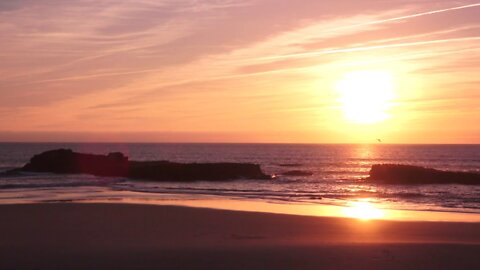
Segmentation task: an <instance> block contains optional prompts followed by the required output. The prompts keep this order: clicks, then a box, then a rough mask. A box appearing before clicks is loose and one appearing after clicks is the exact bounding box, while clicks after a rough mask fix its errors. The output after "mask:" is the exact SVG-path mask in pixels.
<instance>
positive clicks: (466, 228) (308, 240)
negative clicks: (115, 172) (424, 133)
mask: <svg viewBox="0 0 480 270" xmlns="http://www.w3.org/2000/svg"><path fill="white" fill-rule="evenodd" d="M0 214H1V221H0V231H1V234H2V236H1V240H0V254H1V255H0V256H1V260H0V269H266V268H269V269H478V268H479V267H480V259H479V257H478V254H479V252H480V223H447V222H395V221H375V220H370V221H361V220H355V219H344V218H327V217H307V216H295V215H281V214H268V213H254V212H241V211H226V210H213V209H203V208H188V207H177V206H154V205H133V204H74V203H66V204H65V203H63V204H60V203H58V204H23V205H22V204H20V205H0Z"/></svg>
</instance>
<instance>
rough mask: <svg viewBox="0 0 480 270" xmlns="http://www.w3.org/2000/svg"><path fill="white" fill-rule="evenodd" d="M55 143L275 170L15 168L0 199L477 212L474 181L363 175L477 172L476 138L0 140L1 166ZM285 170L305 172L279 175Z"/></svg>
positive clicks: (0, 182) (479, 198) (479, 150)
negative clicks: (375, 179) (255, 175)
mask: <svg viewBox="0 0 480 270" xmlns="http://www.w3.org/2000/svg"><path fill="white" fill-rule="evenodd" d="M56 148H71V149H73V150H75V151H78V152H84V153H98V154H106V153H109V152H113V151H120V152H123V153H125V154H126V155H128V156H129V157H130V159H133V160H170V161H178V162H252V163H258V164H260V165H261V166H262V169H263V170H264V171H265V172H266V173H268V174H272V175H276V176H277V177H276V178H275V179H273V180H267V181H266V180H252V179H244V180H236V181H231V182H224V183H211V182H203V181H199V182H194V183H174V182H164V183H156V182H147V181H130V180H128V179H122V178H107V177H95V176H89V175H55V174H45V173H22V174H19V175H14V176H8V177H6V176H0V203H12V202H52V201H82V200H98V199H101V200H120V199H125V198H127V199H128V198H137V199H138V198H143V199H145V200H153V199H154V200H161V199H162V198H169V199H171V198H172V196H183V198H189V199H195V198H200V197H204V196H212V197H215V198H219V197H220V198H231V199H243V200H263V201H269V202H275V203H291V204H294V203H302V204H305V203H306V204H325V203H328V204H331V203H333V204H338V205H343V204H346V203H347V202H351V201H352V200H353V201H354V200H362V199H369V200H372V201H375V202H378V203H380V204H382V205H384V207H389V208H394V209H415V210H438V211H453V212H474V213H480V186H464V185H418V186H407V185H374V184H369V183H365V182H364V181H362V178H364V177H366V176H367V175H368V171H369V169H370V166H371V165H372V164H376V163H400V164H413V165H420V166H426V167H431V168H436V169H445V170H456V171H475V172H480V145H383V144H376V145H286V144H282V145H277V144H106V143H99V144H49V143H3V144H0V171H5V170H8V169H11V168H15V167H20V166H23V165H24V164H25V163H26V162H28V160H29V158H30V157H31V156H33V155H34V154H38V153H40V152H42V151H46V150H51V149H56ZM292 170H300V171H305V172H311V173H313V175H311V176H282V174H283V173H285V172H287V171H292Z"/></svg>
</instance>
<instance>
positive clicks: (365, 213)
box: [343, 200, 386, 220]
mask: <svg viewBox="0 0 480 270" xmlns="http://www.w3.org/2000/svg"><path fill="white" fill-rule="evenodd" d="M343 214H344V215H345V216H346V217H350V218H357V219H361V220H370V219H382V218H384V217H385V215H386V213H385V211H384V210H382V209H380V208H377V207H376V206H375V204H374V203H371V202H369V201H368V200H362V201H354V202H350V203H349V205H348V206H347V207H345V208H344V209H343Z"/></svg>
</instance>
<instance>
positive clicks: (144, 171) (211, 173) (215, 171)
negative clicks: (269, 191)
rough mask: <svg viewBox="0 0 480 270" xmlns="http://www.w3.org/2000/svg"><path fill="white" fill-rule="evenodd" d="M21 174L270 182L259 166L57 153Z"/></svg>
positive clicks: (48, 154) (42, 157) (45, 155)
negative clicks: (48, 173) (258, 180)
mask: <svg viewBox="0 0 480 270" xmlns="http://www.w3.org/2000/svg"><path fill="white" fill-rule="evenodd" d="M20 170H22V171H30V172H52V173H64V174H92V175H97V176H116V177H127V178H132V179H145V180H155V181H195V180H208V181H224V180H233V179H239V178H250V179H270V178H271V177H270V176H268V175H266V174H264V173H263V172H262V170H261V169H260V166H259V165H257V164H249V163H174V162H168V161H129V160H128V157H126V156H124V155H123V154H122V153H110V154H108V155H92V154H82V153H75V152H73V151H72V150H69V149H58V150H51V151H47V152H43V153H41V154H39V155H35V156H34V157H33V158H32V159H31V160H30V162H29V163H28V164H26V165H25V166H24V167H23V168H21V169H20Z"/></svg>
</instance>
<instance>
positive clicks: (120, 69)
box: [0, 0, 480, 143]
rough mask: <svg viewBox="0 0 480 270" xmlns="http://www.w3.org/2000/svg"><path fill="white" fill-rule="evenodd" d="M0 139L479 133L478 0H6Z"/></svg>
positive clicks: (442, 139)
mask: <svg viewBox="0 0 480 270" xmlns="http://www.w3.org/2000/svg"><path fill="white" fill-rule="evenodd" d="M0 37H1V42H0V60H1V61H0V76H1V77H0V78H1V79H0V123H1V126H0V141H135V142H141V141H146V142H150V141H166V142H174V141H178V142H272V143H275V142H286V143H369V142H372V143H373V142H376V140H377V139H381V140H382V141H383V142H385V143H480V124H479V123H480V1H450V0H439V1H432V0H428V1H427V0H425V1H423V0H403V1H397V0H362V1H354V0H349V1H346V0H334V1H328V0H325V1H319V0H300V1H291V0H241V1H237V0H215V1H214V0H197V1H195V0H69V1H65V0H9V1H1V2H0Z"/></svg>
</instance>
